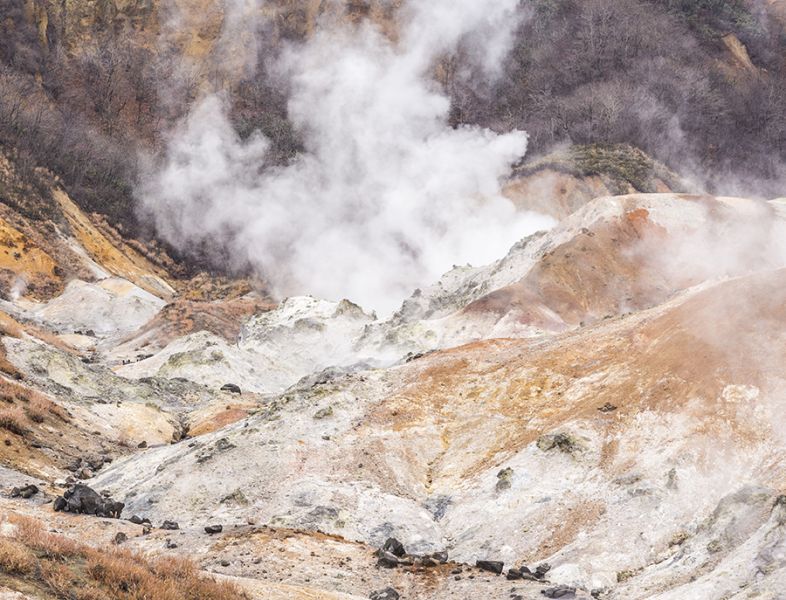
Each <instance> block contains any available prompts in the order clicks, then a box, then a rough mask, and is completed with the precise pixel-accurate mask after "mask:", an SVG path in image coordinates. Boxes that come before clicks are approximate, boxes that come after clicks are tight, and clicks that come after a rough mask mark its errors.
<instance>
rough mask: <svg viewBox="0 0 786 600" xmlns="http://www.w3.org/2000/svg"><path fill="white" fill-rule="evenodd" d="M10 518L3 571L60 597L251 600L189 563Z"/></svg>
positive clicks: (2, 542)
mask: <svg viewBox="0 0 786 600" xmlns="http://www.w3.org/2000/svg"><path fill="white" fill-rule="evenodd" d="M7 519H8V521H10V522H11V523H12V524H13V525H15V532H14V534H13V535H14V539H13V540H10V539H8V538H0V568H2V569H3V570H5V571H7V572H9V573H15V574H17V575H18V576H19V577H22V578H24V579H25V581H27V582H29V583H33V584H35V585H38V586H41V587H43V588H45V589H46V591H48V592H50V593H53V594H54V595H55V596H56V597H58V598H63V599H69V600H72V599H75V600H109V599H110V598H111V599H112V600H243V599H245V600H247V596H246V595H245V594H244V593H242V592H241V591H240V590H238V589H237V588H236V587H235V586H233V585H232V584H229V583H219V582H216V581H215V580H213V579H210V578H208V577H205V576H204V575H203V574H202V573H201V572H200V571H199V569H198V568H197V567H196V565H194V563H192V562H190V561H188V560H183V559H175V558H167V559H159V560H152V561H151V560H148V559H147V558H145V557H144V556H142V555H141V554H137V553H134V552H131V551H129V550H125V549H121V548H101V549H95V548H92V547H90V546H86V545H83V544H80V543H78V542H75V541H73V540H71V539H69V538H66V537H64V536H61V535H56V534H52V533H48V532H46V531H44V529H43V527H42V526H41V523H40V522H39V521H36V520H34V519H31V518H29V517H22V516H19V515H10V516H8V517H7ZM4 549H7V550H6V551H5V552H4ZM7 565H8V566H7Z"/></svg>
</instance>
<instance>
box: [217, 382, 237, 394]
mask: <svg viewBox="0 0 786 600" xmlns="http://www.w3.org/2000/svg"><path fill="white" fill-rule="evenodd" d="M221 391H222V392H232V393H233V394H239V393H241V392H240V386H237V385H235V384H234V383H225V384H224V385H222V386H221Z"/></svg>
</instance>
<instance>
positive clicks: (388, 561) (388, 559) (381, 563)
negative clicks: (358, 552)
mask: <svg viewBox="0 0 786 600" xmlns="http://www.w3.org/2000/svg"><path fill="white" fill-rule="evenodd" d="M377 566H378V567H385V568H386V569H395V568H396V567H397V566H398V558H397V557H396V555H395V554H393V553H391V552H387V551H385V550H380V552H379V554H378V558H377Z"/></svg>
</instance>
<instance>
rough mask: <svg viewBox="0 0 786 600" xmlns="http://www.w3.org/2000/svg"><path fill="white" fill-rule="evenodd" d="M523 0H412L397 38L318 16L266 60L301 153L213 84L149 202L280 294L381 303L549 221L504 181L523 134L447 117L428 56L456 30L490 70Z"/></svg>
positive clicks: (439, 52) (449, 42) (184, 243)
mask: <svg viewBox="0 0 786 600" xmlns="http://www.w3.org/2000/svg"><path fill="white" fill-rule="evenodd" d="M517 5H518V2H517V0H500V1H498V2H493V3H485V2H477V1H476V0H462V1H460V2H457V1H456V0H428V1H415V0H413V1H412V2H410V3H409V4H408V5H405V6H404V7H403V8H402V9H401V10H400V12H399V29H398V31H399V35H398V41H396V42H394V41H391V40H390V39H389V38H387V37H385V36H384V35H383V34H382V33H381V32H380V31H379V30H378V29H377V28H376V27H374V26H373V25H372V24H370V23H368V22H363V23H360V24H358V25H354V26H350V25H347V24H343V25H342V24H331V25H326V24H325V25H324V26H323V27H321V28H320V30H319V31H318V32H317V33H316V34H315V35H314V36H313V37H311V38H310V39H309V40H308V41H307V42H306V43H304V44H303V45H300V46H295V47H292V48H290V49H289V50H287V51H286V52H285V53H284V54H283V55H282V56H281V57H279V59H278V60H277V63H276V65H275V67H274V68H275V70H276V71H277V73H278V74H280V75H281V76H282V77H284V78H286V80H287V81H288V82H289V85H290V88H291V95H290V101H289V106H288V109H289V116H290V119H291V120H292V122H293V124H294V125H295V127H296V128H297V130H298V131H299V132H300V133H301V135H302V136H303V139H304V142H305V146H306V152H305V153H303V154H302V155H301V156H300V157H298V158H297V159H296V160H294V161H293V162H292V163H291V164H289V165H288V166H285V167H275V166H272V165H270V164H268V162H267V157H268V153H269V149H270V143H269V141H268V140H267V139H265V138H264V137H263V136H261V135H259V134H256V135H253V136H252V137H251V138H250V139H247V140H241V139H240V138H239V137H238V136H237V135H236V133H235V132H234V130H233V128H232V126H231V124H230V122H229V120H228V117H227V109H228V107H227V105H226V101H225V99H224V98H223V97H222V96H221V95H210V96H207V97H205V98H204V99H203V100H202V101H200V102H199V103H198V104H197V105H196V106H195V108H194V109H193V110H192V111H191V114H190V115H189V117H188V118H187V119H186V120H185V121H184V122H183V123H181V124H180V126H179V127H178V128H177V129H176V130H175V131H174V132H173V135H172V136H171V139H170V141H169V144H168V148H167V152H166V157H165V160H164V161H163V162H162V163H160V164H159V165H157V167H156V168H155V169H153V170H151V172H150V173H149V174H148V175H147V177H145V178H144V180H145V183H144V184H143V186H142V188H141V189H140V190H139V196H140V199H141V201H142V204H143V207H144V208H145V209H146V210H148V211H149V212H150V214H151V215H152V217H153V218H154V221H155V224H156V226H157V228H158V229H159V231H160V233H161V234H162V235H163V236H164V237H165V238H167V239H168V240H169V241H170V242H172V243H174V244H175V245H176V246H178V247H181V248H185V247H188V246H189V245H190V244H193V243H197V242H207V243H208V244H209V245H211V246H213V247H216V248H222V249H226V250H227V251H228V254H229V255H230V256H231V260H232V262H233V264H234V265H235V266H242V265H244V264H251V265H252V266H254V268H256V269H257V270H258V271H259V273H260V274H261V275H262V276H263V277H265V278H266V279H267V280H268V281H269V282H270V283H271V284H272V285H273V287H274V291H275V292H276V293H278V294H279V295H291V294H301V293H312V294H315V295H318V296H321V297H325V298H329V299H339V298H342V297H348V298H351V299H353V300H356V301H359V302H361V303H362V304H364V305H366V306H370V307H373V308H377V309H381V310H383V311H386V310H390V309H392V308H394V307H395V305H396V304H397V302H398V301H399V300H400V299H401V298H402V297H404V296H405V295H407V294H408V293H410V292H411V291H412V289H414V288H415V287H417V286H420V285H424V284H427V283H430V282H431V281H433V280H434V279H436V278H437V277H438V276H439V275H440V274H441V273H442V272H444V271H445V270H447V269H449V268H450V267H451V266H452V265H453V264H457V263H464V262H473V263H483V262H489V261H491V260H493V259H495V258H498V257H499V256H501V255H503V254H504V253H505V252H506V251H507V249H508V248H509V246H510V245H512V244H513V243H514V242H515V241H517V240H518V239H520V238H522V237H524V236H525V235H528V234H530V233H532V232H533V231H535V230H537V229H542V228H544V227H547V226H549V225H550V222H549V220H548V219H547V218H546V217H543V216H540V215H535V214H521V213H517V212H516V211H515V210H514V208H513V206H512V204H511V203H510V202H509V201H507V200H506V199H504V198H503V197H502V196H501V193H500V179H501V178H502V177H503V176H504V175H505V174H506V173H507V172H508V170H509V168H510V165H511V163H513V162H515V161H516V160H518V159H519V158H520V157H521V156H522V155H523V154H524V152H525V150H526V145H527V138H526V135H525V134H524V133H522V132H511V133H507V134H504V135H497V134H495V133H493V132H491V131H487V130H482V129H479V128H470V127H461V128H458V129H453V128H451V127H450V126H449V125H448V113H449V109H450V102H449V99H448V97H447V96H446V94H445V93H444V92H443V91H442V90H441V89H440V87H439V86H438V85H437V84H436V83H435V82H434V80H433V72H434V67H435V64H436V63H437V62H438V61H439V59H440V58H442V57H444V56H445V55H446V54H447V53H450V52H451V51H453V50H455V49H456V48H457V46H458V45H459V44H461V45H462V48H463V49H464V50H465V51H467V48H468V49H469V50H468V51H469V52H470V54H471V55H472V56H473V58H474V60H475V61H476V62H477V66H478V67H479V68H481V69H483V70H485V72H486V73H488V74H490V75H493V74H494V71H495V69H497V68H498V66H499V63H500V59H501V58H502V57H503V56H504V55H505V52H506V50H507V49H508V47H509V42H510V40H511V36H512V32H513V30H514V29H515V27H516V18H515V17H516V14H517V11H516V8H517Z"/></svg>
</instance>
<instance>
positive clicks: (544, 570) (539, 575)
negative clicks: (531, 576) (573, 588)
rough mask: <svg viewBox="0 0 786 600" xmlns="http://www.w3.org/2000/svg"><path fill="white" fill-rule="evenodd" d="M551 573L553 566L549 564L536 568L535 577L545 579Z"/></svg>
mask: <svg viewBox="0 0 786 600" xmlns="http://www.w3.org/2000/svg"><path fill="white" fill-rule="evenodd" d="M549 571H551V565H550V564H549V563H543V564H541V565H538V566H537V567H535V577H537V578H538V579H543V578H544V577H545V576H546V573H548V572H549Z"/></svg>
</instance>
